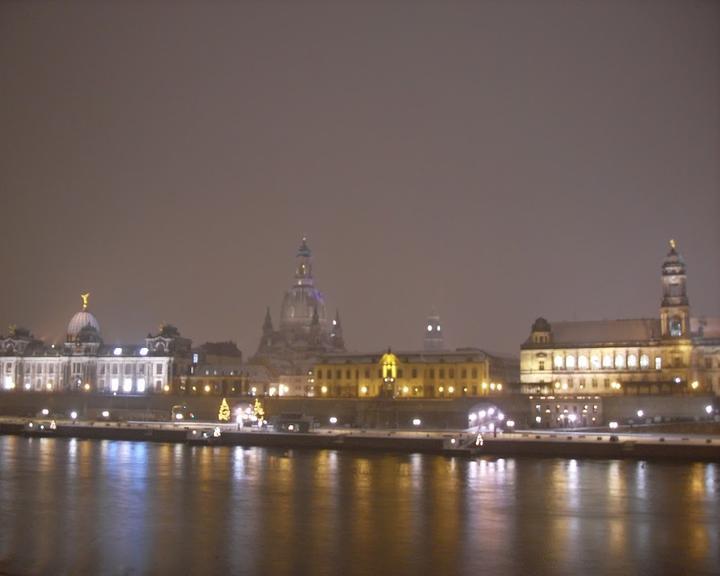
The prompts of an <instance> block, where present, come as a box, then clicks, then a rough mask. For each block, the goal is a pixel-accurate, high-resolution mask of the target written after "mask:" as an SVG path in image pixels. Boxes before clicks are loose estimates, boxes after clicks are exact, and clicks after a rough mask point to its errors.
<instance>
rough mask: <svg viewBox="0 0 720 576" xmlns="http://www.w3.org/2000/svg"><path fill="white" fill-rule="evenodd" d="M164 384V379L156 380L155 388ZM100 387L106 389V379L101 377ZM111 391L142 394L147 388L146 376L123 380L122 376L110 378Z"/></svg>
mask: <svg viewBox="0 0 720 576" xmlns="http://www.w3.org/2000/svg"><path fill="white" fill-rule="evenodd" d="M161 386H162V380H156V381H155V388H156V389H159V388H160V387H161ZM98 388H99V389H100V390H104V389H105V379H104V378H101V379H100V380H99V382H98ZM108 389H109V390H110V392H124V393H126V394H128V393H131V392H136V393H138V394H142V393H143V392H145V390H146V381H145V378H137V379H135V380H134V381H133V378H127V377H126V378H123V379H122V382H121V381H120V378H110V381H109V387H108Z"/></svg>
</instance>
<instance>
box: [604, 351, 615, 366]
mask: <svg viewBox="0 0 720 576" xmlns="http://www.w3.org/2000/svg"><path fill="white" fill-rule="evenodd" d="M602 363H603V368H612V365H613V361H612V356H610V354H605V355H604V356H603V361H602Z"/></svg>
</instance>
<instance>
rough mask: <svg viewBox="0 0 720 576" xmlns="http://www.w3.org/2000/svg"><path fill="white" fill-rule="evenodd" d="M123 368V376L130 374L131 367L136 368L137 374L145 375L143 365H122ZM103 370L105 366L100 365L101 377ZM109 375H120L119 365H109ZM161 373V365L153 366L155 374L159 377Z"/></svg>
mask: <svg viewBox="0 0 720 576" xmlns="http://www.w3.org/2000/svg"><path fill="white" fill-rule="evenodd" d="M124 366H125V369H124V373H125V374H132V373H133V367H135V366H137V372H138V374H145V364H134V363H133V364H124ZM105 369H106V365H105V364H100V375H101V376H104V375H105ZM110 373H111V374H113V375H114V374H119V373H120V364H111V365H110ZM162 373H163V365H162V364H155V374H157V375H158V376H160V375H162Z"/></svg>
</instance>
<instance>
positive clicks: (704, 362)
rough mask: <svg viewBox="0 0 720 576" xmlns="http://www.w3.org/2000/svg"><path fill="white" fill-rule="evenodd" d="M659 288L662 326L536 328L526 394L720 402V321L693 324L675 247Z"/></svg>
mask: <svg viewBox="0 0 720 576" xmlns="http://www.w3.org/2000/svg"><path fill="white" fill-rule="evenodd" d="M661 285H662V299H661V302H660V310H659V312H660V314H659V318H637V319H622V320H590V321H578V322H549V321H548V320H546V319H545V318H538V319H537V320H535V322H534V323H533V325H532V329H531V331H530V335H529V337H528V338H527V340H526V341H525V342H524V343H523V344H522V346H521V352H520V381H521V388H522V391H523V392H525V393H527V394H541V395H548V394H555V395H557V394H563V395H568V394H575V395H580V396H584V395H592V396H593V397H596V396H603V395H621V394H678V393H695V392H697V393H700V392H705V393H707V392H710V391H713V392H714V393H715V394H720V318H701V317H692V316H691V314H690V303H689V299H688V294H687V274H686V267H685V262H684V261H683V258H682V256H681V255H680V253H679V252H678V250H677V245H676V243H675V242H674V241H672V240H671V241H670V249H669V251H668V253H667V255H666V257H665V260H664V261H663V264H662V275H661ZM581 400H582V398H581ZM583 406H584V404H583Z"/></svg>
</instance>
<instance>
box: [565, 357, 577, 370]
mask: <svg viewBox="0 0 720 576" xmlns="http://www.w3.org/2000/svg"><path fill="white" fill-rule="evenodd" d="M565 367H566V368H567V369H568V370H574V369H575V356H574V355H573V354H568V355H567V356H566V357H565Z"/></svg>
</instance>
